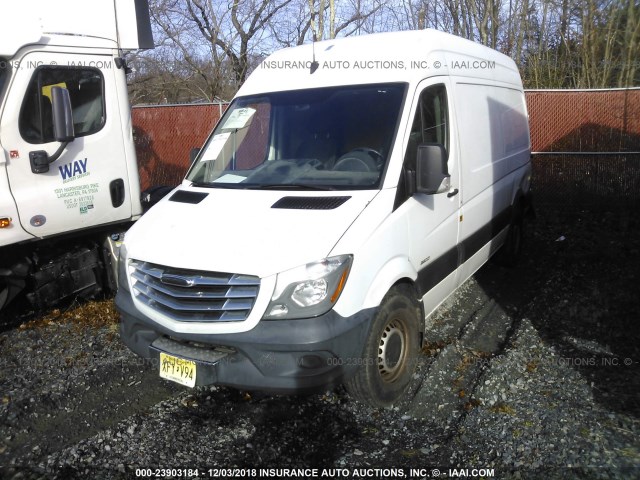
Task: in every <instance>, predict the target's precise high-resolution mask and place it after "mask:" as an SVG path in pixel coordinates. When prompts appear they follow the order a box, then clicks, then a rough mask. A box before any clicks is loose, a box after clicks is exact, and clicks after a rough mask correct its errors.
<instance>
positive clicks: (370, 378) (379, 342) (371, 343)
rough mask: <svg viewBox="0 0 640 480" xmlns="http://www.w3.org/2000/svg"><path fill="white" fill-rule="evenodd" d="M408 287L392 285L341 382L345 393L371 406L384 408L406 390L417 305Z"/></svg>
mask: <svg viewBox="0 0 640 480" xmlns="http://www.w3.org/2000/svg"><path fill="white" fill-rule="evenodd" d="M414 298H415V295H413V294H412V290H411V288H409V287H407V286H404V285H400V286H396V287H394V288H392V289H391V290H390V291H389V293H387V295H386V296H385V298H384V299H383V300H382V303H381V305H380V308H379V309H378V312H377V314H376V316H375V317H374V319H373V323H372V325H371V329H370V331H369V337H368V338H367V341H366V344H365V348H364V352H363V354H362V362H360V365H359V367H358V370H357V371H356V373H355V375H354V376H353V377H351V378H350V379H349V380H348V381H347V382H345V387H346V388H347V391H348V392H349V394H350V395H351V396H352V397H354V398H356V399H357V400H360V401H362V402H364V403H367V404H369V405H371V406H372V407H387V406H389V405H391V404H393V403H394V402H395V401H397V400H398V399H399V398H400V397H402V395H403V394H404V393H405V391H406V390H407V388H408V386H409V383H410V382H411V377H412V376H413V372H414V371H415V368H416V363H417V359H418V354H419V352H420V332H419V329H420V325H421V322H420V320H419V317H420V315H419V311H420V310H419V308H418V306H417V305H416V301H415V300H414Z"/></svg>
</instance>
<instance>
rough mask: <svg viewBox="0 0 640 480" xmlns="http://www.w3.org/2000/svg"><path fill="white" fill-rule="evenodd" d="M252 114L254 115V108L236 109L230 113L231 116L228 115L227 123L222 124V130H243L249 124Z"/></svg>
mask: <svg viewBox="0 0 640 480" xmlns="http://www.w3.org/2000/svg"><path fill="white" fill-rule="evenodd" d="M254 113H256V110H255V108H249V107H246V108H237V109H236V110H234V111H233V112H231V115H229V118H228V119H227V121H226V122H224V126H223V127H222V128H225V129H227V128H228V129H233V130H239V129H241V128H244V127H246V126H247V123H249V120H251V118H252V117H253V114H254Z"/></svg>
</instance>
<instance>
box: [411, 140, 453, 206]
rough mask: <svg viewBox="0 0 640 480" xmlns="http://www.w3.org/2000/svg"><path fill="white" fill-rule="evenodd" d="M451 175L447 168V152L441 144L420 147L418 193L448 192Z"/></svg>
mask: <svg viewBox="0 0 640 480" xmlns="http://www.w3.org/2000/svg"><path fill="white" fill-rule="evenodd" d="M450 187H451V175H449V169H448V168H447V151H446V150H445V148H444V146H442V145H441V144H439V143H423V144H421V145H418V154H417V159H416V191H417V192H418V193H426V194H430V195H432V194H435V193H444V192H448V191H449V188H450Z"/></svg>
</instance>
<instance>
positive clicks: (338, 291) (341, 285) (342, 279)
mask: <svg viewBox="0 0 640 480" xmlns="http://www.w3.org/2000/svg"><path fill="white" fill-rule="evenodd" d="M348 275H349V269H346V270H345V271H344V272H342V275H341V276H340V281H339V282H338V286H337V287H336V291H335V292H333V295H331V303H334V302H335V301H336V300H338V297H339V296H340V294H341V293H342V289H343V288H344V284H345V283H346V282H347V276H348Z"/></svg>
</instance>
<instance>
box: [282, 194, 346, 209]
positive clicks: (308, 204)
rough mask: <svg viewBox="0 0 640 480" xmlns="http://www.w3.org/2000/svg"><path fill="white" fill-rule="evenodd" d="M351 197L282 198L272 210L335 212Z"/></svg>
mask: <svg viewBox="0 0 640 480" xmlns="http://www.w3.org/2000/svg"><path fill="white" fill-rule="evenodd" d="M350 198H351V197H282V198H281V199H280V200H278V201H277V202H276V203H274V204H273V205H271V208H287V209H291V210H333V209H334V208H338V207H339V206H340V205H342V204H343V203H344V202H346V201H347V200H349V199H350Z"/></svg>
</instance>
